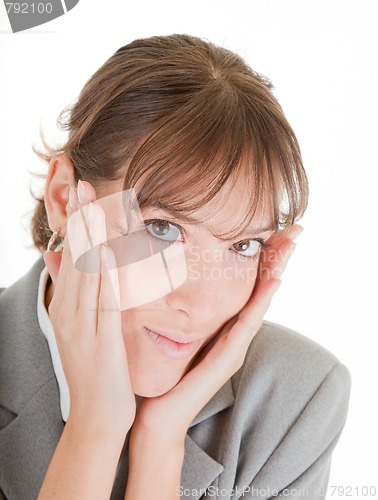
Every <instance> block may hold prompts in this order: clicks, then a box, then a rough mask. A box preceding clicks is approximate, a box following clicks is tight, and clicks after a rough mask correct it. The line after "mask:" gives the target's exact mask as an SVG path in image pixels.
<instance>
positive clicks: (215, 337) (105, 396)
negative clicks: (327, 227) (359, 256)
mask: <svg viewBox="0 0 378 500" xmlns="http://www.w3.org/2000/svg"><path fill="white" fill-rule="evenodd" d="M83 185H84V187H85V189H84V190H83V189H81V193H80V194H81V196H80V200H78V198H77V196H76V192H75V191H71V206H70V204H69V203H68V201H69V191H70V187H73V186H75V182H74V177H73V168H72V164H71V163H70V161H69V159H68V158H67V157H66V156H65V155H60V156H58V157H56V158H54V159H53V160H52V161H51V163H50V168H49V173H48V177H47V183H46V191H45V203H46V209H47V213H48V218H49V224H50V227H52V228H57V227H59V228H61V235H62V236H67V238H66V240H65V246H64V251H63V254H62V256H61V255H59V254H56V253H54V252H46V253H45V262H46V265H47V267H48V269H49V272H50V275H51V277H52V281H53V283H52V285H51V286H50V288H49V289H48V291H47V293H46V305H47V307H48V310H49V315H50V318H51V321H52V323H53V326H54V331H55V334H56V337H57V343H58V347H59V352H60V355H61V358H62V364H63V368H64V371H65V375H66V378H67V383H68V386H69V389H70V397H71V410H70V415H69V418H68V421H67V424H66V426H65V429H64V432H63V435H62V438H61V440H60V442H59V444H58V447H57V449H56V451H55V454H54V457H53V460H52V461H51V463H50V467H49V470H48V473H47V475H46V478H45V481H44V483H43V486H42V489H41V492H40V496H39V498H41V499H44V498H50V497H52V496H53V497H54V498H67V497H69V496H70V495H72V494H73V492H75V495H76V497H77V498H104V497H105V496H109V495H110V492H111V487H112V482H113V480H114V474H115V470H116V465H117V460H118V458H119V454H120V451H121V449H122V445H123V442H124V439H125V436H126V434H127V433H128V432H129V431H130V429H131V435H130V448H129V459H130V470H129V477H128V484H127V490H126V496H125V498H127V499H129V498H130V499H131V498H133V500H138V499H145V498H148V495H149V492H148V491H147V490H146V491H144V490H143V486H142V485H143V483H144V482H143V480H142V479H143V477H146V475H147V476H148V477H152V478H155V492H158V493H157V495H158V496H157V497H156V498H161V499H164V500H167V499H171V498H172V499H173V498H177V497H176V494H175V491H176V487H177V486H178V485H179V484H180V474H181V467H182V463H183V458H184V439H185V435H186V432H187V429H188V427H189V426H190V423H191V421H192V420H193V418H194V417H195V416H196V415H197V413H198V412H199V411H200V410H201V409H202V407H203V406H204V405H205V404H206V403H207V402H208V401H209V400H210V399H211V397H213V395H214V394H215V393H216V392H217V391H218V390H219V388H220V387H221V386H222V385H223V384H224V383H225V382H226V381H227V380H228V379H229V378H230V377H231V376H232V375H233V374H234V373H235V372H236V371H237V370H238V369H239V368H240V367H241V366H242V364H243V360H244V357H245V354H246V351H247V349H248V347H249V345H250V342H251V341H252V339H253V337H254V335H255V334H256V333H257V331H258V329H259V327H260V325H261V322H262V319H263V316H264V314H265V312H266V310H267V309H268V307H269V304H270V301H271V299H272V297H273V294H274V293H275V291H276V290H277V288H278V286H279V284H280V276H281V274H282V272H283V270H284V268H285V266H286V265H287V262H288V260H289V259H290V256H291V254H292V253H293V251H294V248H295V244H294V243H293V241H292V240H293V239H294V238H295V237H296V236H297V235H298V234H299V232H300V231H301V229H302V228H301V227H300V226H293V227H292V228H291V229H290V231H287V232H285V233H284V234H275V235H272V236H270V235H271V234H272V231H270V232H269V231H268V232H265V233H261V234H256V232H255V227H256V226H257V227H261V226H264V225H266V222H267V221H268V220H269V214H268V213H265V214H264V216H265V217H262V218H261V219H259V220H256V221H254V222H256V226H255V227H252V228H251V230H250V231H247V232H246V234H245V235H244V236H242V237H241V238H240V240H242V239H246V238H255V237H257V236H258V237H262V238H264V239H269V243H270V245H271V246H270V249H269V252H270V253H269V256H270V257H271V256H272V255H274V257H275V258H274V259H272V258H268V257H269V256H268V255H263V256H260V257H261V258H260V260H259V259H255V260H245V259H244V260H243V259H242V262H239V261H237V262H236V263H235V260H234V259H232V258H230V256H231V255H233V253H234V247H233V246H232V245H233V243H236V242H237V241H240V240H239V239H238V240H237V241H236V242H235V241H220V240H219V239H218V238H216V237H214V236H213V235H212V233H211V232H210V230H211V231H212V232H214V231H216V232H222V231H224V230H226V229H229V228H230V227H232V226H233V225H235V223H237V222H238V221H240V220H242V214H243V209H245V203H246V202H247V200H244V199H243V197H242V193H243V190H242V184H241V185H239V186H237V187H236V189H234V190H232V191H231V192H229V193H227V205H226V204H225V203H224V200H225V198H224V193H223V198H222V197H221V198H220V199H219V200H214V201H213V202H212V203H213V204H212V206H210V207H204V208H203V210H205V211H206V212H205V213H209V214H211V217H207V219H206V223H205V224H203V225H196V226H190V225H185V227H184V229H185V231H186V233H187V234H186V241H185V243H184V246H185V255H186V258H187V266H188V277H187V279H186V281H185V283H184V284H183V285H182V286H180V287H178V288H176V289H175V290H173V291H172V292H171V293H169V294H167V295H165V296H163V297H161V298H159V299H157V300H155V301H153V302H150V303H148V307H147V306H146V305H143V306H141V307H135V308H132V309H129V310H126V311H122V313H121V312H120V311H119V308H118V305H117V301H116V299H115V296H114V293H113V287H112V283H111V282H110V279H109V273H108V272H107V269H111V268H112V267H115V265H116V263H115V260H114V254H113V253H112V251H111V250H110V249H109V248H106V247H104V248H102V249H101V251H100V249H98V254H97V258H98V262H99V263H101V273H97V274H96V273H92V274H89V273H82V272H80V271H78V270H77V269H75V267H74V266H73V262H72V258H71V254H70V245H71V242H72V243H73V241H74V240H73V236H74V235H73V233H74V231H73V230H72V229H71V234H70V226H69V225H68V226H67V217H70V215H72V213H73V212H74V211H75V209H77V207H78V206H83V207H84V206H86V205H87V204H88V203H89V202H91V201H92V202H94V201H95V200H96V192H95V191H94V189H93V187H92V186H91V185H90V184H89V183H86V182H84V183H83ZM120 189H122V185H120V184H119V183H116V182H112V183H110V182H109V183H107V184H106V186H104V188H103V190H102V192H101V193H97V195H99V196H106V195H108V194H111V193H114V192H117V190H120ZM222 200H223V203H222ZM93 206H94V207H95V210H94V221H93V224H92V225H91V230H93V231H97V232H98V233H97V236H99V237H100V241H103V240H106V226H105V223H104V214H103V212H102V211H101V208H99V207H98V205H93ZM168 215H169V214H166V213H164V212H162V211H159V212H157V211H156V210H154V209H150V210H149V211H148V212H146V213H144V214H143V216H144V217H145V218H151V217H155V218H164V219H168ZM182 226H184V225H182ZM67 228H68V232H67ZM81 233H82V232H80V231H79V232H78V233H77V234H76V236H77V238H76V239H75V244H78V245H83V248H84V246H85V242H84V241H80V239H81V238H82V235H81ZM76 236H75V237H76ZM67 243H69V244H67ZM193 248H195V250H196V252H193V251H191V250H193ZM230 248H231V249H230ZM205 251H206V253H205ZM198 254H199V255H200V257H201V258H200V261H201V263H202V264H205V263H206V265H207V267H208V268H210V270H211V269H215V268H217V269H218V271H219V269H220V270H221V271H222V272H221V273H220V278H219V279H217V280H214V279H208V278H207V277H206V276H205V273H204V271H203V268H201V273H200V276H198V272H194V270H193V266H191V264H194V263H196V264H198V258H197V257H196V258H195V257H194V255H198ZM205 255H206V259H205ZM219 255H221V256H224V258H223V260H221V261H219ZM209 256H210V258H209ZM205 260H206V262H205ZM261 267H263V269H264V271H265V272H264V274H263V275H259V278H258V279H257V280H255V279H252V280H246V279H245V274H244V275H243V274H242V273H241V270H243V269H246V270H249V271H250V274H249V276H256V272H257V271H258V270H259V269H260V268H261ZM226 268H227V269H228V271H227V273H225V272H223V271H224V270H225V269H226ZM196 269H197V271H198V267H197V268H196ZM230 269H231V271H232V273H231V274H232V275H233V276H234V278H233V279H229V277H230V272H231V271H230ZM237 270H239V273H238V272H237ZM234 271H235V273H233V272H234ZM243 276H244V277H243ZM118 285H119V286H121V287H122V286H125V285H124V284H123V283H121V282H120V283H119V284H118ZM252 292H253V293H252ZM145 326H148V327H150V328H151V329H152V328H156V329H158V328H160V331H164V330H169V331H174V332H179V333H180V335H181V336H182V337H185V336H187V337H186V338H188V339H190V340H194V339H195V340H198V341H199V342H198V346H197V347H196V349H195V351H194V352H193V353H192V355H190V356H188V358H185V359H171V358H167V355H166V354H165V353H163V352H161V351H160V350H159V349H157V347H156V345H155V344H154V343H153V342H151V339H150V338H149V337H148V335H146V334H145V331H144V327H145ZM209 373H211V374H212V376H211V377H209V376H208V374H209ZM115 381H116V383H115ZM135 394H137V395H140V396H143V397H141V398H137V402H138V405H137V404H136V400H135ZM146 396H149V397H146ZM151 396H153V397H151ZM136 450H138V452H137V451H136ZM88 456H91V460H88V459H87V457H88ZM104 456H106V457H107V460H104ZM96 457H100V458H101V457H102V460H101V459H100V460H96ZM162 461H164V468H163V469H162V468H161V463H162ZM104 464H106V465H105V466H104ZM99 477H100V478H101V479H99ZM76 497H72V498H76Z"/></svg>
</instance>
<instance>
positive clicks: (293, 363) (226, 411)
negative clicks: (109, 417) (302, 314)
mask: <svg viewBox="0 0 378 500" xmlns="http://www.w3.org/2000/svg"><path fill="white" fill-rule="evenodd" d="M43 266H44V263H43V260H42V258H40V259H39V260H38V261H37V262H36V263H35V264H34V266H33V267H32V268H31V270H30V271H29V272H28V273H27V274H26V275H25V276H24V277H23V278H21V279H20V280H19V281H17V282H16V283H15V284H14V285H12V286H11V287H10V288H8V289H6V290H4V291H3V292H2V293H1V295H0V499H2V500H3V499H7V500H32V499H35V498H37V496H38V492H39V489H40V487H41V485H42V482H43V479H44V477H45V474H46V471H47V468H48V465H49V463H50V460H51V458H52V455H53V453H54V450H55V448H56V446H57V444H58V441H59V438H60V436H61V434H62V431H63V428H64V422H63V420H62V417H61V414H60V405H59V390H58V385H57V381H56V378H55V374H54V371H53V367H52V363H51V358H50V352H49V348H48V345H47V342H46V340H45V338H44V336H43V334H42V332H41V330H40V328H39V325H38V319H37V307H36V302H37V289H38V280H39V275H40V272H41V270H42V268H43ZM349 391H350V377H349V372H348V370H347V369H346V368H345V367H344V366H343V365H342V364H340V362H339V361H338V360H337V359H336V358H335V357H334V356H333V355H332V354H330V353H329V352H328V351H327V350H325V349H324V348H322V347H320V346H319V345H318V344H316V343H315V342H313V341H311V340H309V339H307V338H306V337H303V336H302V335H299V334H298V333H296V332H293V331H291V330H289V329H288V328H284V327H282V326H279V325H276V324H273V323H269V322H264V324H263V326H262V327H261V329H260V331H259V332H258V334H257V335H256V336H255V338H254V340H253V342H252V344H251V346H250V349H249V352H248V355H247V357H246V360H245V363H244V365H243V367H242V368H241V369H240V370H239V371H238V372H237V373H236V374H235V375H234V376H233V377H232V378H231V379H230V380H229V381H228V382H227V383H226V384H225V385H224V386H223V387H222V388H221V389H220V391H219V392H218V393H217V394H216V395H215V396H214V398H213V399H212V400H211V401H210V402H209V403H208V404H207V405H206V406H205V407H204V408H203V410H202V411H201V412H200V413H199V415H197V417H196V418H195V420H194V421H193V423H192V425H191V427H190V429H189V431H188V434H187V437H186V443H185V460H184V466H183V471H182V486H181V489H180V490H179V493H180V494H181V497H182V499H183V500H186V499H189V500H194V499H199V498H222V499H230V498H233V499H234V498H235V499H236V498H253V499H267V498H271V497H273V496H274V495H275V494H277V493H278V492H283V490H285V491H284V492H283V493H284V494H285V497H286V498H293V499H294V498H296V499H297V498H298V497H300V494H302V497H304V498H307V499H315V498H324V491H325V490H326V486H327V481H328V475H329V469H330V461H331V454H332V451H333V449H334V447H335V445H336V443H337V441H338V439H339V437H340V434H341V431H342V428H343V426H344V423H345V419H346V414H347V407H348V399H349ZM127 470H128V457H127V440H126V442H125V446H124V449H123V451H122V453H121V457H120V461H119V465H118V469H117V472H116V477H115V482H114V488H113V492H112V495H111V499H114V500H118V499H119V500H121V499H123V497H124V491H125V486H126V480H127ZM243 489H244V496H243ZM300 490H307V493H306V492H305V491H302V492H301V491H300ZM153 497H154V485H153V484H151V498H153Z"/></svg>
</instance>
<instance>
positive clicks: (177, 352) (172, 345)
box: [144, 327, 201, 359]
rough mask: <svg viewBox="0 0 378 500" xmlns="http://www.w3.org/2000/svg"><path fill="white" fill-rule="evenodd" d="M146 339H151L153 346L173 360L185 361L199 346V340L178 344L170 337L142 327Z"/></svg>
mask: <svg viewBox="0 0 378 500" xmlns="http://www.w3.org/2000/svg"><path fill="white" fill-rule="evenodd" d="M144 329H145V331H146V333H147V335H148V337H149V338H150V339H151V341H152V342H153V344H154V345H155V347H156V348H157V349H159V350H160V351H161V352H163V353H164V354H166V355H167V356H169V357H170V358H174V359H185V358H188V357H190V356H191V355H192V354H193V353H194V352H195V351H196V349H197V348H198V347H199V345H200V344H201V340H195V341H191V342H178V341H177V340H173V339H172V338H171V335H170V336H169V337H168V336H166V335H168V334H166V335H164V334H163V333H158V332H155V331H153V330H150V329H149V328H147V327H144Z"/></svg>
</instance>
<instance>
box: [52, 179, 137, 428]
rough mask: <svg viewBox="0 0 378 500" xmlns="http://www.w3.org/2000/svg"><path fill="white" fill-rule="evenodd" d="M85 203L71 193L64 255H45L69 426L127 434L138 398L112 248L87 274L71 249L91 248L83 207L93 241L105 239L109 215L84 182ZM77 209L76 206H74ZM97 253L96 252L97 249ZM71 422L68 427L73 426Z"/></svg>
mask: <svg viewBox="0 0 378 500" xmlns="http://www.w3.org/2000/svg"><path fill="white" fill-rule="evenodd" d="M83 186H84V188H85V189H84V190H83V192H85V194H86V196H85V194H84V199H83V196H81V201H82V203H79V201H78V199H77V197H76V194H75V191H73V189H72V191H71V195H70V203H71V204H72V207H71V206H70V204H68V205H67V214H68V217H71V216H72V215H73V214H74V217H73V218H72V219H69V220H68V224H67V235H66V237H65V239H64V250H63V253H62V254H61V255H60V254H57V253H55V252H46V253H45V255H44V259H45V263H46V266H47V268H48V270H49V272H50V275H51V277H52V280H53V282H54V284H55V292H54V296H53V298H52V300H51V303H50V305H49V308H48V309H49V315H50V319H51V322H52V325H53V328H54V332H55V336H56V340H57V345H58V349H59V354H60V357H61V360H62V366H63V369H64V373H65V376H66V379H67V383H68V387H69V390H70V399H71V407H70V414H69V418H68V422H70V423H72V422H74V425H84V426H85V427H87V426H93V428H94V429H97V430H98V431H100V432H105V433H111V432H119V433H122V434H124V435H126V433H127V432H128V430H129V429H130V427H131V425H132V423H133V421H134V418H135V397H134V394H133V392H132V389H131V384H130V378H129V371H128V364H127V356H126V349H125V344H124V341H123V337H122V326H121V314H120V311H119V307H118V303H117V301H116V298H115V295H114V291H113V287H112V283H111V281H110V277H109V272H108V270H107V269H109V268H112V269H116V265H115V260H114V254H113V252H112V251H111V250H110V248H108V247H105V246H103V245H101V251H100V247H99V246H98V247H97V248H96V249H95V251H94V253H92V257H93V258H94V260H95V261H96V262H93V261H91V266H93V265H96V264H97V266H98V270H99V271H100V272H95V273H93V272H92V273H88V272H83V271H79V270H77V269H76V268H75V266H74V263H73V259H72V254H71V250H72V248H73V245H75V247H74V248H75V253H77V252H78V250H79V253H80V249H82V250H83V253H84V252H85V250H86V248H87V241H88V240H87V234H86V231H85V227H84V223H83V219H82V218H81V216H80V213H79V212H74V210H73V208H80V209H81V214H83V213H84V214H85V216H86V219H87V222H88V220H91V217H90V214H89V212H88V209H89V210H90V211H91V212H92V218H93V220H92V221H91V224H88V226H89V232H90V235H91V238H92V240H93V241H100V242H102V241H106V226H105V215H104V212H103V210H102V208H101V207H100V206H99V204H93V205H91V208H89V205H88V204H89V202H91V201H93V202H94V201H95V199H96V198H95V192H94V189H93V188H92V186H91V185H90V184H89V183H87V182H85V183H83ZM75 205H76V206H75ZM92 252H93V251H92ZM68 422H67V423H68Z"/></svg>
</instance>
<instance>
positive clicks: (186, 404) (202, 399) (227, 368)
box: [133, 225, 302, 441]
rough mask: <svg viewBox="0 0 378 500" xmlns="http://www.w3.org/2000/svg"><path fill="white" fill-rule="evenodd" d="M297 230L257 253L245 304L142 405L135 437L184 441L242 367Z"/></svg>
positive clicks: (282, 234) (275, 237) (276, 236)
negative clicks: (173, 381)
mask: <svg viewBox="0 0 378 500" xmlns="http://www.w3.org/2000/svg"><path fill="white" fill-rule="evenodd" d="M301 231H302V228H301V226H298V225H295V226H292V227H291V228H290V229H289V230H286V231H281V232H279V233H276V234H274V235H273V236H272V237H271V238H270V239H269V241H268V244H269V249H268V250H266V251H264V252H262V255H261V258H260V263H259V275H258V279H257V281H256V284H255V287H254V290H253V292H252V294H251V297H250V299H249V300H248V302H247V304H246V305H245V306H244V307H243V309H242V310H241V311H240V312H239V314H238V315H236V316H235V317H233V318H232V319H231V320H229V321H228V322H227V323H226V324H225V325H224V326H223V327H222V328H221V329H220V331H219V332H218V333H217V335H216V336H215V337H214V339H213V340H212V341H211V342H210V343H209V344H208V345H207V346H206V347H205V348H204V349H203V350H202V351H201V352H200V353H199V356H198V357H197V358H196V359H195V360H194V363H193V364H192V366H191V369H190V370H189V371H188V372H187V373H186V374H185V376H184V377H183V378H182V379H181V381H180V382H179V383H178V384H177V385H176V386H175V387H174V388H173V389H171V390H170V391H169V392H168V393H166V394H164V395H162V396H159V397H157V398H150V399H144V400H143V401H142V403H141V406H140V409H139V410H138V414H137V418H136V421H135V429H138V432H139V430H140V432H142V433H143V432H145V433H146V432H147V434H149V435H151V436H152V435H153V433H154V432H155V434H156V433H159V435H160V436H164V435H166V436H167V437H168V439H173V440H175V439H176V437H177V440H178V441H180V440H182V439H183V438H184V436H185V434H186V431H187V429H188V428H189V426H190V424H191V422H192V420H193V419H194V418H195V416H196V415H197V414H198V413H199V411H200V410H201V409H202V408H203V407H204V406H205V404H206V403H207V402H208V401H209V400H210V399H211V398H212V397H213V396H214V395H215V393H216V392H217V391H218V390H219V389H220V388H221V387H222V385H224V384H225V383H226V381H227V380H229V379H230V378H231V377H232V375H234V373H235V372H236V371H237V370H238V369H239V368H240V367H241V366H242V365H243V362H244V359H245V356H246V353H247V350H248V347H249V345H250V343H251V341H252V339H253V337H254V336H255V335H256V333H257V332H258V330H259V328H260V326H261V324H262V321H263V318H264V315H265V313H266V311H267V310H268V308H269V305H270V302H271V300H272V297H273V295H274V293H275V292H276V290H277V289H278V287H279V285H280V283H281V281H280V277H281V275H282V273H283V271H284V269H285V267H286V265H287V263H288V261H289V259H290V257H291V255H292V254H293V251H294V249H295V243H293V241H292V240H293V239H294V238H295V237H296V236H297V235H298V234H299V233H300V232H301ZM133 433H134V431H133Z"/></svg>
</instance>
